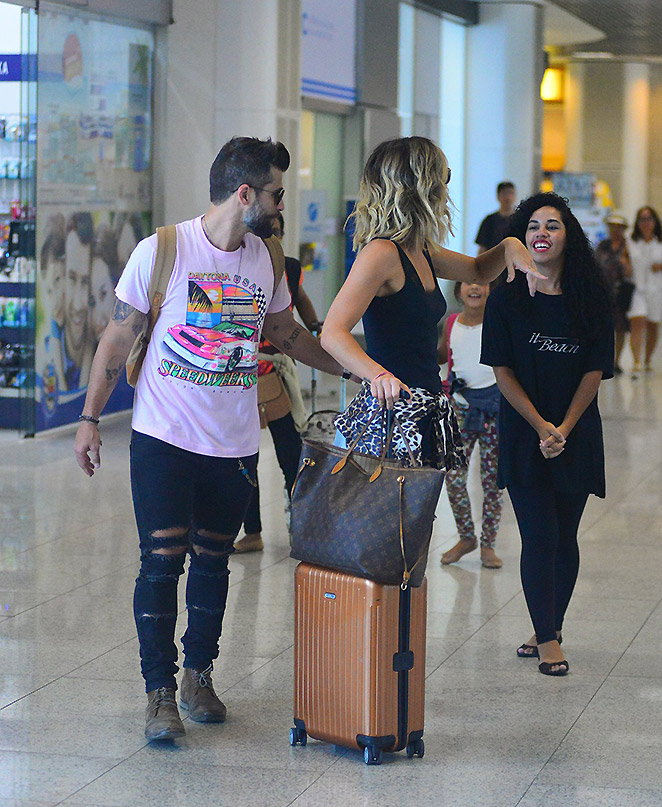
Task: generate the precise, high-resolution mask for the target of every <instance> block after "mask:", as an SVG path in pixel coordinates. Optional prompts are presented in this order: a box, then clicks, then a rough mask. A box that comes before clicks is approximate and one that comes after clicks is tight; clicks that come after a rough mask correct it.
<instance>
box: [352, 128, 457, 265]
mask: <svg viewBox="0 0 662 807" xmlns="http://www.w3.org/2000/svg"><path fill="white" fill-rule="evenodd" d="M449 174H450V170H449V167H448V160H447V159H446V155H445V154H444V152H443V151H442V150H441V149H440V148H439V146H437V145H436V144H435V143H433V142H432V141H431V140H428V138H427V137H400V138H398V139H397V140H387V141H385V142H384V143H380V144H379V145H378V146H377V147H376V148H375V149H374V151H373V152H372V154H371V155H370V156H369V157H368V161H367V162H366V165H365V168H364V169H363V176H362V177H361V185H360V187H359V198H358V199H357V202H356V205H355V206H354V210H353V211H352V213H351V214H350V216H349V218H348V219H347V221H348V222H349V220H350V219H352V218H353V219H354V226H355V229H354V249H355V250H357V251H360V250H361V249H362V248H363V247H365V246H366V244H368V243H369V242H370V241H372V240H373V239H375V238H388V239H390V240H391V241H395V242H396V243H398V244H401V245H402V246H404V247H407V248H409V249H412V250H415V249H422V248H423V247H424V246H425V247H427V248H428V249H429V250H430V252H438V251H439V250H440V249H441V247H442V244H443V243H444V241H445V240H446V236H447V235H448V233H451V234H452V232H453V230H452V225H451V212H450V208H451V206H452V202H451V200H450V197H449V195H448V187H447V182H448V179H449Z"/></svg>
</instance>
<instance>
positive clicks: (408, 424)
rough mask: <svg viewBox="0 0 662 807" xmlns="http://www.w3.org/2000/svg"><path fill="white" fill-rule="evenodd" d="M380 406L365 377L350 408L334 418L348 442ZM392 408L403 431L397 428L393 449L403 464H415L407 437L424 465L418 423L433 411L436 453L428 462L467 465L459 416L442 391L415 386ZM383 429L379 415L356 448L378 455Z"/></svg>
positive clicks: (435, 465) (440, 466)
mask: <svg viewBox="0 0 662 807" xmlns="http://www.w3.org/2000/svg"><path fill="white" fill-rule="evenodd" d="M378 408H379V401H378V400H377V399H376V398H374V397H373V396H372V395H371V394H370V384H368V383H367V382H365V381H364V382H363V385H362V386H361V389H360V390H359V392H358V393H357V395H356V396H355V398H354V399H353V400H352V401H351V402H350V404H349V405H348V407H347V409H346V410H345V411H344V412H343V413H342V414H341V415H339V416H338V417H337V418H336V419H335V425H336V428H337V429H338V431H339V432H340V433H341V434H342V436H343V437H344V438H345V440H346V441H347V445H350V444H351V443H352V442H353V441H354V440H355V439H356V437H357V435H358V434H359V432H360V431H361V429H362V428H363V427H364V426H365V425H366V423H367V422H368V421H369V420H370V418H371V417H372V416H373V415H374V413H375V410H376V409H378ZM393 411H394V413H395V415H396V417H397V418H398V422H399V424H400V426H401V427H402V431H401V430H400V429H397V428H396V429H395V430H394V433H393V442H392V453H393V456H394V457H395V458H396V459H399V460H400V461H401V462H402V463H403V465H407V466H411V465H412V463H411V458H410V454H409V451H408V449H407V444H406V443H405V440H406V441H407V443H408V444H409V448H410V449H411V453H412V454H413V455H414V459H415V460H416V463H417V465H423V460H422V452H421V444H422V440H423V436H422V434H421V431H420V429H419V428H418V425H417V424H418V422H419V421H420V420H421V419H422V418H424V417H426V415H432V429H433V452H432V453H433V456H432V457H431V458H426V463H425V464H426V465H431V466H432V467H433V468H438V469H441V470H443V469H445V470H446V471H450V470H453V469H455V468H463V467H465V466H466V464H467V463H466V459H465V456H464V448H463V446H462V437H461V436H460V430H459V428H458V425H457V420H456V419H455V414H454V412H453V408H452V407H451V405H450V402H449V400H448V398H447V397H446V395H444V393H443V392H440V393H438V394H434V393H432V392H428V391H427V390H425V389H421V388H420V387H414V388H413V389H412V390H411V398H409V399H407V400H400V401H396V402H395V404H394V406H393ZM384 432H385V424H384V418H380V417H376V418H375V419H374V420H373V421H372V423H371V424H370V425H369V426H368V429H367V431H366V433H365V434H364V435H363V437H362V438H361V440H360V442H359V444H358V446H357V449H358V450H359V451H363V452H367V453H368V454H372V455H376V456H379V455H380V454H381V451H382V446H383V441H384V437H385V435H384Z"/></svg>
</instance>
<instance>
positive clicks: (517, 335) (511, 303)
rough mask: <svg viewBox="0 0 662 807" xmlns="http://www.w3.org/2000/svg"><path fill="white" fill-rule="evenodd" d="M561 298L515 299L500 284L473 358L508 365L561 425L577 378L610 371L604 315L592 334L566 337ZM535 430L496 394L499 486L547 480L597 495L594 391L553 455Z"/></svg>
mask: <svg viewBox="0 0 662 807" xmlns="http://www.w3.org/2000/svg"><path fill="white" fill-rule="evenodd" d="M572 333H573V330H572V327H571V319H570V314H569V312H568V308H567V305H566V302H565V297H564V296H563V295H549V294H542V293H541V292H537V293H536V295H535V297H533V298H531V299H530V300H528V301H520V300H518V299H517V297H516V296H515V295H514V294H513V293H512V292H511V289H510V288H509V287H507V286H506V285H505V284H503V285H501V286H499V287H497V288H496V289H495V290H494V291H493V292H492V294H490V296H489V297H488V299H487V305H486V307H485V318H484V320H483V343H482V351H481V357H480V361H481V364H487V365H490V366H492V367H510V368H511V369H512V370H513V371H514V373H515V376H516V377H517V380H518V381H519V383H520V384H521V385H522V387H523V389H524V391H525V392H526V394H527V395H528V396H529V398H530V399H531V402H532V403H533V405H534V406H535V408H536V410H537V411H538V412H539V413H540V415H541V416H542V417H543V418H545V420H548V421H550V422H551V423H553V424H554V425H555V426H558V425H560V424H561V423H562V421H563V418H564V417H565V414H566V412H567V410H568V407H569V406H570V403H571V401H572V398H573V396H574V394H575V392H576V391H577V387H578V386H579V383H580V381H581V380H582V377H583V376H584V375H585V374H586V373H588V372H591V371H592V370H601V371H602V377H603V378H612V377H613V374H614V332H613V325H612V322H611V320H609V319H607V320H605V322H604V324H603V326H602V328H601V329H600V332H599V333H596V334H595V336H594V338H591V339H587V338H583V337H582V338H577V337H575V336H573V335H572ZM539 442H540V438H539V437H538V433H537V432H536V431H535V429H533V428H532V427H531V426H530V425H529V424H528V423H527V421H526V420H525V419H524V418H523V417H522V416H521V415H520V414H519V413H518V412H516V411H515V409H513V407H512V406H511V405H510V404H509V403H508V401H506V399H505V398H504V397H503V396H501V406H500V411H499V469H498V483H499V487H502V488H503V487H507V486H508V485H509V484H513V485H523V486H527V485H538V484H546V485H551V486H552V487H553V489H554V490H558V491H562V492H563V491H585V492H587V493H595V494H596V495H597V496H600V497H604V495H605V470H604V446H603V441H602V423H601V420H600V412H599V410H598V401H597V396H596V397H595V398H594V399H593V401H592V402H591V403H590V404H589V406H588V407H587V409H586V411H585V412H584V413H583V414H582V416H581V417H580V419H579V420H578V421H577V424H576V426H575V427H574V429H573V430H572V432H571V433H570V435H569V436H568V440H567V442H566V447H565V449H564V450H563V451H562V452H561V454H560V455H559V456H558V457H555V458H553V459H545V458H544V457H543V456H542V454H541V452H540V449H539Z"/></svg>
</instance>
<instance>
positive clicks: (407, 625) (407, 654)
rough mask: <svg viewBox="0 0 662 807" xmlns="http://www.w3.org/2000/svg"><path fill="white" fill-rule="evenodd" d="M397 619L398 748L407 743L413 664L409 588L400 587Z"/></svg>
mask: <svg viewBox="0 0 662 807" xmlns="http://www.w3.org/2000/svg"><path fill="white" fill-rule="evenodd" d="M398 616H399V619H398V623H399V624H398V652H397V654H396V655H395V656H394V657H393V669H394V670H396V671H397V673H398V748H404V747H405V746H406V745H407V727H408V724H409V671H410V670H411V669H412V668H413V666H414V654H413V653H412V651H411V650H410V649H409V633H410V629H411V589H410V588H409V586H407V587H406V588H402V587H400V602H399V614H398Z"/></svg>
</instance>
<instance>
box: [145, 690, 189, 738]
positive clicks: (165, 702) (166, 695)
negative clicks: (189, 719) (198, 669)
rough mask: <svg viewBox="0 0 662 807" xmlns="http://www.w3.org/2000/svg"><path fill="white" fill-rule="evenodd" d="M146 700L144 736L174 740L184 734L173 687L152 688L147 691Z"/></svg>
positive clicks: (184, 730)
mask: <svg viewBox="0 0 662 807" xmlns="http://www.w3.org/2000/svg"><path fill="white" fill-rule="evenodd" d="M147 701H148V702H147V710H146V712H145V737H147V739H148V740H174V739H175V738H176V737H183V736H184V735H185V734H186V729H185V728H184V724H183V723H182V721H181V718H180V716H179V712H178V710H177V704H176V702H175V690H174V689H167V688H166V687H160V688H159V689H153V690H152V691H151V692H148V693H147Z"/></svg>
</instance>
